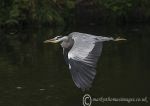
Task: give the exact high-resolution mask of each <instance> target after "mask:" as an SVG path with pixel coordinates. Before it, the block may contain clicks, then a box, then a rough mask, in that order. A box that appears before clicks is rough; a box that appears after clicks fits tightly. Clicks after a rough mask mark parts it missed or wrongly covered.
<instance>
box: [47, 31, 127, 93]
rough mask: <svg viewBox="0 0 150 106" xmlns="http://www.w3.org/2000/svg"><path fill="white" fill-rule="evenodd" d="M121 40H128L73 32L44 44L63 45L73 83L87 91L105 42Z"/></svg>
mask: <svg viewBox="0 0 150 106" xmlns="http://www.w3.org/2000/svg"><path fill="white" fill-rule="evenodd" d="M121 40H126V39H124V38H116V39H114V38H112V37H103V36H95V35H91V34H86V33H79V32H72V33H70V34H69V35H68V36H63V37H62V36H56V37H55V38H53V39H49V40H46V41H44V43H59V42H60V43H61V46H62V48H63V55H64V59H65V61H66V63H67V64H68V65H69V70H70V72H71V76H72V79H73V81H74V83H75V85H76V86H77V87H78V88H81V89H82V90H83V91H85V90H87V89H89V88H90V87H91V86H92V82H93V80H94V78H95V75H96V69H95V68H96V64H97V61H98V58H99V57H100V55H101V52H102V47H103V42H104V41H121Z"/></svg>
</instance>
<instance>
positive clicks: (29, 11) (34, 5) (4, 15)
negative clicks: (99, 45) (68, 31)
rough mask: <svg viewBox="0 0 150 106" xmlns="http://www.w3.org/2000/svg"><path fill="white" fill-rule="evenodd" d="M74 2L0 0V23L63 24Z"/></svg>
mask: <svg viewBox="0 0 150 106" xmlns="http://www.w3.org/2000/svg"><path fill="white" fill-rule="evenodd" d="M74 4H75V3H74V2H73V1H71V0H67V1H65V0H61V1H58V0H1V3H0V24H12V23H13V24H22V23H23V24H30V23H31V24H32V23H39V24H41V23H42V24H64V18H66V16H68V17H69V16H70V11H71V9H72V8H74V6H75V5H74Z"/></svg>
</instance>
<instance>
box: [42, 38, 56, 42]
mask: <svg viewBox="0 0 150 106" xmlns="http://www.w3.org/2000/svg"><path fill="white" fill-rule="evenodd" d="M44 43H57V42H56V40H55V39H54V38H53V39H48V40H45V41H44Z"/></svg>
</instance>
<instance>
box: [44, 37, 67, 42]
mask: <svg viewBox="0 0 150 106" xmlns="http://www.w3.org/2000/svg"><path fill="white" fill-rule="evenodd" d="M67 39H68V37H67V36H56V37H54V38H52V39H48V40H45V41H44V43H59V42H61V41H64V40H67Z"/></svg>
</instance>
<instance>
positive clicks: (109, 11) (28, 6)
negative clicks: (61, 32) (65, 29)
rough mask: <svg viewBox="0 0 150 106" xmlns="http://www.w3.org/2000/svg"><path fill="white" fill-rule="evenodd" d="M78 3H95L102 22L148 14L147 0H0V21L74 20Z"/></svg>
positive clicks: (145, 17) (144, 17) (142, 17)
mask: <svg viewBox="0 0 150 106" xmlns="http://www.w3.org/2000/svg"><path fill="white" fill-rule="evenodd" d="M83 1H84V2H83ZM80 3H85V4H88V3H89V4H92V5H93V7H96V9H97V11H99V13H100V14H102V16H101V18H103V19H104V20H103V21H104V22H107V21H116V20H122V19H123V21H126V22H128V21H133V20H138V21H147V20H149V18H150V6H149V5H150V1H149V0H91V1H89V0H1V1H0V25H5V24H15V25H16V24H17V25H18V24H19V25H25V24H33V25H34V24H39V25H40V24H46V25H51V24H53V25H64V24H65V23H66V24H68V23H70V22H73V21H74V20H75V17H74V16H75V13H76V12H75V10H76V5H78V4H80ZM88 10H89V9H88V8H87V11H88ZM79 11H80V10H79ZM81 14H82V13H81ZM82 15H83V14H82ZM95 15H99V14H97V13H95ZM85 19H88V18H85ZM81 21H82V20H81Z"/></svg>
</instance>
